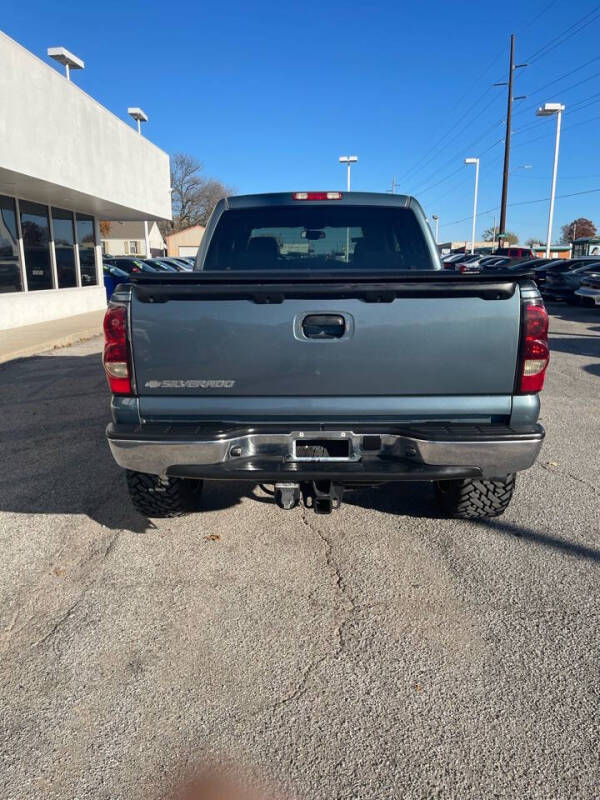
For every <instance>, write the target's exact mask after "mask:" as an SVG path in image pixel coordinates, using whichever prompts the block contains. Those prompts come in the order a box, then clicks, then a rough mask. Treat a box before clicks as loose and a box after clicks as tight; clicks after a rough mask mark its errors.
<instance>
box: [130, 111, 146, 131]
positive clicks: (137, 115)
mask: <svg viewBox="0 0 600 800" xmlns="http://www.w3.org/2000/svg"><path fill="white" fill-rule="evenodd" d="M127 113H128V114H129V116H130V117H133V119H134V120H136V122H137V129H138V133H141V132H142V122H148V115H147V114H146V113H145V112H144V111H142V109H141V108H137V107H136V108H128V109H127Z"/></svg>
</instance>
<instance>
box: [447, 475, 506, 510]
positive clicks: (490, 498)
mask: <svg viewBox="0 0 600 800" xmlns="http://www.w3.org/2000/svg"><path fill="white" fill-rule="evenodd" d="M514 489H515V475H514V474H512V475H508V476H507V477H506V478H505V479H500V478H495V479H492V480H480V481H477V480H462V481H438V482H437V483H436V484H435V494H436V498H437V501H438V503H439V506H440V508H441V510H442V511H443V513H444V514H445V515H446V516H448V517H454V518H457V519H484V518H485V517H499V516H500V514H503V513H504V512H505V511H506V509H507V508H508V504H509V503H510V501H511V498H512V496H513V492H514Z"/></svg>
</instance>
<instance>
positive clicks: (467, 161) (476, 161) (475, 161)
mask: <svg viewBox="0 0 600 800" xmlns="http://www.w3.org/2000/svg"><path fill="white" fill-rule="evenodd" d="M465 164H475V194H474V196H473V230H472V233H471V253H474V252H475V223H476V222H477V193H478V192H479V159H478V158H465Z"/></svg>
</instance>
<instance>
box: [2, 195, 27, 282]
mask: <svg viewBox="0 0 600 800" xmlns="http://www.w3.org/2000/svg"><path fill="white" fill-rule="evenodd" d="M19 260H20V259H19V241H18V236H17V214H16V211H15V201H14V200H13V198H12V197H3V196H2V195H0V293H1V292H22V291H23V285H22V283H21V265H20V263H19Z"/></svg>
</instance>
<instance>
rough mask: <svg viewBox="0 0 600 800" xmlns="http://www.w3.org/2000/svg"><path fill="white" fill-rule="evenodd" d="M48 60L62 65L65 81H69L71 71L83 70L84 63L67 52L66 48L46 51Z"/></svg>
mask: <svg viewBox="0 0 600 800" xmlns="http://www.w3.org/2000/svg"><path fill="white" fill-rule="evenodd" d="M46 52H47V53H48V55H49V56H50V58H53V59H54V60H55V61H58V63H59V64H63V65H64V68H65V74H66V76H67V80H68V81H70V80H71V70H72V69H85V63H84V61H83V60H82V59H81V58H77V56H74V55H73V53H71V52H69V50H67V49H66V47H49V48H48V50H47V51H46Z"/></svg>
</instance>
